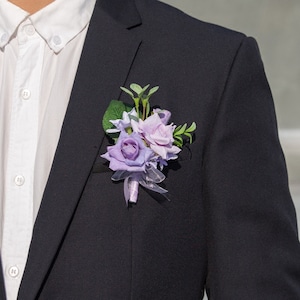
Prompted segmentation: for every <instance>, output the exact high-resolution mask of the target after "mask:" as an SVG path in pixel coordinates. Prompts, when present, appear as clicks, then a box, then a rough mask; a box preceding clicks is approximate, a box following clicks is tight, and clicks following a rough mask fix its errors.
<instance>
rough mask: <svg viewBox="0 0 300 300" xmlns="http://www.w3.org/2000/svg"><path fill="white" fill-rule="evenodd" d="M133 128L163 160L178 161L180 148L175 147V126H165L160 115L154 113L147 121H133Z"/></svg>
mask: <svg viewBox="0 0 300 300" xmlns="http://www.w3.org/2000/svg"><path fill="white" fill-rule="evenodd" d="M131 126H132V129H133V131H134V132H137V133H139V134H140V135H141V136H142V137H143V138H144V139H145V141H146V142H147V143H148V144H149V146H150V148H151V149H152V150H153V151H154V152H155V153H156V154H157V155H159V156H160V157H161V158H162V159H165V160H170V159H176V158H177V155H176V154H177V153H179V152H180V151H181V149H180V148H178V147H176V146H174V145H173V142H174V138H173V131H174V129H175V125H172V124H171V125H165V124H164V123H163V121H162V119H161V118H160V117H159V115H158V113H154V114H153V115H152V116H150V117H148V118H147V119H146V120H144V121H142V120H139V122H136V121H134V120H132V121H131Z"/></svg>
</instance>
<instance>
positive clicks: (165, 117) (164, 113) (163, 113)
mask: <svg viewBox="0 0 300 300" xmlns="http://www.w3.org/2000/svg"><path fill="white" fill-rule="evenodd" d="M153 113H157V114H158V115H159V117H160V119H161V121H162V122H163V123H164V124H165V125H167V124H168V122H169V120H170V118H171V112H170V111H168V110H166V109H160V108H155V109H153Z"/></svg>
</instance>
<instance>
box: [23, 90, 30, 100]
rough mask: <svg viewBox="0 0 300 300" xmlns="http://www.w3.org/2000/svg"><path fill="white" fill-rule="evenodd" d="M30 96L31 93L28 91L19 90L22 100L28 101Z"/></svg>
mask: <svg viewBox="0 0 300 300" xmlns="http://www.w3.org/2000/svg"><path fill="white" fill-rule="evenodd" d="M30 96H31V92H30V90H28V89H23V90H21V97H22V99H23V100H28V99H29V98H30Z"/></svg>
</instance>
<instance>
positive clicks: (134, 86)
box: [130, 83, 143, 95]
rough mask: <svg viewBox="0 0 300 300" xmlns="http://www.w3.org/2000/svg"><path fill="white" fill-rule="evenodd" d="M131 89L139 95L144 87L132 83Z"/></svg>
mask: <svg viewBox="0 0 300 300" xmlns="http://www.w3.org/2000/svg"><path fill="white" fill-rule="evenodd" d="M130 88H131V89H132V90H133V91H134V92H136V93H137V94H138V95H139V94H140V93H141V92H142V91H143V89H142V87H141V86H140V85H139V84H137V83H132V84H131V85H130Z"/></svg>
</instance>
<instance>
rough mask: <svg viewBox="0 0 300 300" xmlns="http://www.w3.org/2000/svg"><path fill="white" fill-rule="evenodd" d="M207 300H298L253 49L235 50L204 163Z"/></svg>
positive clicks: (285, 195)
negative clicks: (208, 296)
mask: <svg viewBox="0 0 300 300" xmlns="http://www.w3.org/2000/svg"><path fill="white" fill-rule="evenodd" d="M203 170H204V174H205V182H204V199H205V209H206V224H207V240H208V241H207V242H208V277H207V291H208V294H209V295H210V299H228V300H229V299H243V300H253V299H256V300H258V299H262V300H263V299H272V300H276V299H278V300H279V299H281V300H282V299H295V300H296V299H300V285H299V282H300V247H299V242H298V238H297V224H296V216H295V209H294V207H293V203H292V201H291V198H290V194H289V189H288V180H287V172H286V167H285V159H284V156H283V153H282V150H281V147H280V144H279V140H278V134H277V125H276V119H275V112H274V107H273V100H272V96H271V92H270V89H269V86H268V83H267V80H266V78H265V74H264V69H263V64H262V61H261V58H260V54H259V51H258V47H257V45H256V42H255V41H254V39H252V38H245V39H244V40H243V42H242V44H241V46H240V48H239V49H238V51H237V53H236V56H235V59H234V61H233V64H232V67H231V69H230V73H229V75H228V79H227V83H226V87H225V89H224V91H223V95H222V98H221V101H220V103H219V107H218V111H217V115H216V118H215V122H214V127H213V129H212V134H211V137H210V140H209V143H208V146H207V148H206V152H205V158H204V168H203Z"/></svg>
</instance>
